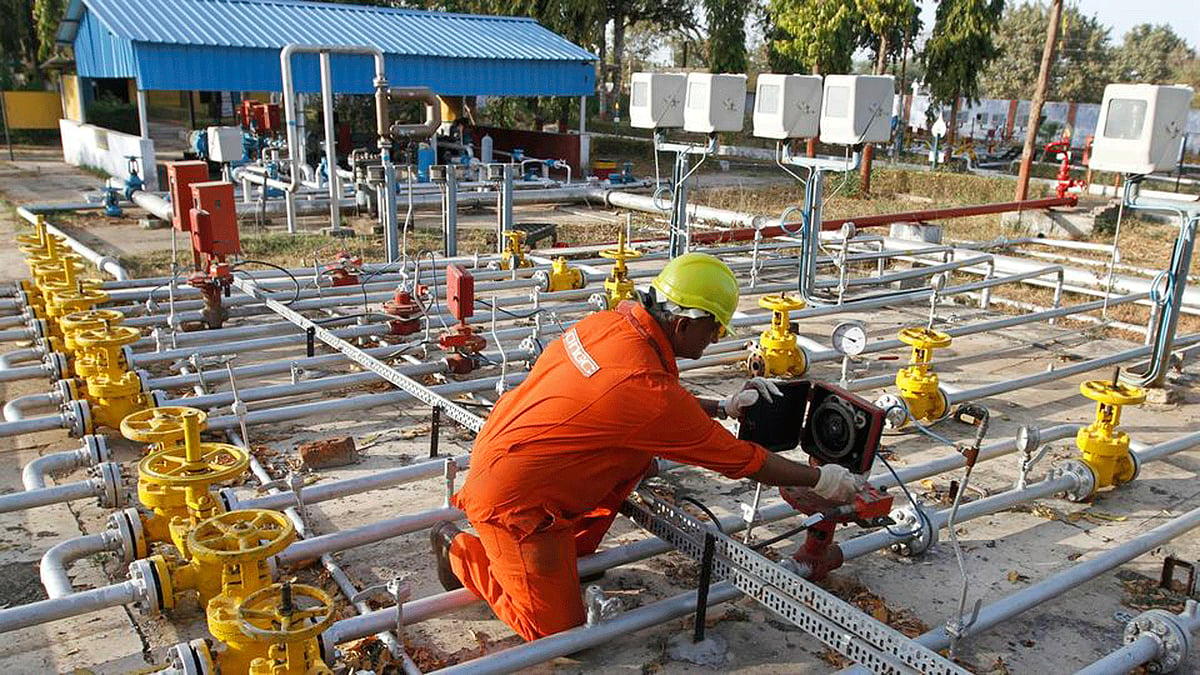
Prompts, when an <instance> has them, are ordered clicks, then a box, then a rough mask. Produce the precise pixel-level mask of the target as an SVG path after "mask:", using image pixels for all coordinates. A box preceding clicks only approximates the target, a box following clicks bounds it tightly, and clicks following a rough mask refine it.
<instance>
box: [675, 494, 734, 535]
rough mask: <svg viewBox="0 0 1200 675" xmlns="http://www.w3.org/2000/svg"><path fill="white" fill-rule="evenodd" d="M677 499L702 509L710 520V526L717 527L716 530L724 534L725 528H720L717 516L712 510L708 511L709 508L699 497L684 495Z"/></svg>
mask: <svg viewBox="0 0 1200 675" xmlns="http://www.w3.org/2000/svg"><path fill="white" fill-rule="evenodd" d="M679 501H681V502H687V503H689V504H691V505H692V506H695V507H696V508H698V509H700V510H701V511H703V512H704V515H706V516H708V519H709V520H710V521H712V526H713V527H715V528H717V532H720V533H721V534H725V530H723V529H721V521H720V520H719V519H718V518H717V516H716V514H715V513H713V512H712V511H710V510H709V508H708V507H707V506H705V505H704V504H703V503H702V502H701V501H700V500H699V499H696V498H695V497H689V496H686V495H685V496H683V497H680V498H679Z"/></svg>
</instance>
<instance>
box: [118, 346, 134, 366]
mask: <svg viewBox="0 0 1200 675" xmlns="http://www.w3.org/2000/svg"><path fill="white" fill-rule="evenodd" d="M121 355H122V356H124V357H125V365H126V367H130V366H132V365H133V345H125V346H123V347H121Z"/></svg>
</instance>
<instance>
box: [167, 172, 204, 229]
mask: <svg viewBox="0 0 1200 675" xmlns="http://www.w3.org/2000/svg"><path fill="white" fill-rule="evenodd" d="M207 181H208V162H201V161H198V160H197V161H189V162H167V186H168V187H167V189H168V191H169V194H170V195H171V226H172V227H174V228H175V229H176V230H178V231H179V232H190V231H191V229H192V220H191V210H192V184H193V183H204V182H207Z"/></svg>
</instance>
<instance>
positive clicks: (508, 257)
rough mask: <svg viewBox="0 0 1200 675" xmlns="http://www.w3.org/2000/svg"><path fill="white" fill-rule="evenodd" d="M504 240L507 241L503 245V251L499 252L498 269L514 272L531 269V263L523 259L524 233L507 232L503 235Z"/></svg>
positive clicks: (518, 231) (527, 259) (519, 231)
mask: <svg viewBox="0 0 1200 675" xmlns="http://www.w3.org/2000/svg"><path fill="white" fill-rule="evenodd" d="M504 238H505V239H507V240H508V241H506V242H505V244H504V250H503V251H501V252H500V268H501V269H506V270H515V269H519V268H521V267H533V261H531V260H530V259H529V258H526V257H525V249H524V246H525V231H524V230H509V231H508V232H505V233H504Z"/></svg>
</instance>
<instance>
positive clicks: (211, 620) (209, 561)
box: [135, 509, 296, 672]
mask: <svg viewBox="0 0 1200 675" xmlns="http://www.w3.org/2000/svg"><path fill="white" fill-rule="evenodd" d="M295 538H296V528H295V527H294V526H293V525H292V522H291V520H289V519H288V517H287V516H285V515H284V514H282V513H279V512H277V511H267V510H265V509H246V510H243V511H229V512H227V513H222V514H219V515H217V516H213V517H212V518H208V519H206V520H203V521H201V522H200V523H198V524H197V525H195V526H194V527H193V528H192V529H191V530H190V531H189V532H188V533H187V540H186V542H185V543H186V545H187V551H188V554H187V555H186V556H185V557H184V558H182V559H181V558H178V557H175V556H174V555H170V556H168V555H163V554H159V555H153V556H150V557H149V558H146V559H145V560H144V561H143V562H142V563H140V564H143V565H145V566H148V567H149V568H150V569H152V570H153V575H154V577H155V581H156V582H157V584H158V587H159V589H158V590H159V593H158V595H157V598H158V600H159V609H163V610H170V609H174V608H175V607H178V606H179V604H180V603H181V602H182V601H183V600H185V599H186V598H187V597H188V596H189V595H191V594H195V596H196V598H197V600H198V601H199V603H200V606H201V607H204V608H205V610H206V613H207V619H208V625H209V631H210V632H211V633H212V634H213V635H214V636H215V637H217V638H220V639H223V638H224V637H225V636H228V635H233V636H235V637H236V635H237V618H236V612H237V606H238V604H239V603H241V602H242V600H243V599H245V598H246V596H248V595H250V594H251V593H254V592H255V591H257V590H259V589H261V588H265V587H267V586H269V585H270V584H271V565H270V563H269V562H268V560H269V559H270V558H271V556H274V555H275V554H277V553H279V552H280V551H282V550H283V549H285V548H287V547H288V545H290V544H291V543H292V542H293V541H294V540H295ZM135 564H139V563H135ZM214 610H215V612H214ZM231 672H245V671H244V670H242V671H237V670H235V671H231Z"/></svg>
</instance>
